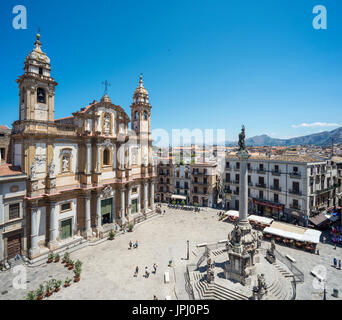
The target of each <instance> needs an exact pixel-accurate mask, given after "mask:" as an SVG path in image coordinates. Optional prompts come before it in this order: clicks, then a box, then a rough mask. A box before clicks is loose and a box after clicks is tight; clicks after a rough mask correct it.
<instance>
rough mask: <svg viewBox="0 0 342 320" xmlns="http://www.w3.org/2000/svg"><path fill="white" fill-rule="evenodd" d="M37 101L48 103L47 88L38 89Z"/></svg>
mask: <svg viewBox="0 0 342 320" xmlns="http://www.w3.org/2000/svg"><path fill="white" fill-rule="evenodd" d="M37 102H39V103H46V95H45V90H44V89H43V88H38V89H37Z"/></svg>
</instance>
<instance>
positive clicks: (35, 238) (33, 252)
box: [30, 206, 39, 259]
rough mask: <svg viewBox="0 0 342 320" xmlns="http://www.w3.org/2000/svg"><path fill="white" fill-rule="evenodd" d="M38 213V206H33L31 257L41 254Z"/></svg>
mask: <svg viewBox="0 0 342 320" xmlns="http://www.w3.org/2000/svg"><path fill="white" fill-rule="evenodd" d="M37 215H38V206H34V207H32V208H31V248H30V257H31V259H32V258H35V257H37V256H38V255H39V248H38V221H37V220H38V217H37Z"/></svg>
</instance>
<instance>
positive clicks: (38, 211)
mask: <svg viewBox="0 0 342 320" xmlns="http://www.w3.org/2000/svg"><path fill="white" fill-rule="evenodd" d="M17 83H18V88H19V120H17V121H15V122H14V123H13V129H12V144H13V157H12V158H13V165H14V166H17V167H20V168H21V171H22V172H23V173H24V174H26V175H27V176H28V180H27V192H26V197H25V205H24V211H23V215H24V216H25V218H26V233H27V249H28V255H29V257H30V258H31V259H33V258H36V257H39V256H41V255H43V254H46V253H47V252H49V251H50V250H56V249H59V248H62V247H65V246H69V245H71V244H75V245H76V243H81V242H84V241H85V240H86V241H87V240H90V241H91V240H93V239H96V238H102V237H105V236H107V234H108V232H109V231H110V230H112V229H113V228H114V226H115V225H120V226H123V225H126V224H127V223H130V222H133V221H134V219H135V218H137V217H138V216H139V215H142V214H144V215H148V214H150V213H152V212H153V211H154V196H153V195H154V180H155V168H154V165H153V161H152V138H151V108H152V107H151V105H150V103H149V95H148V92H147V90H146V89H145V88H144V86H143V81H142V77H140V81H139V85H138V87H137V88H136V90H135V91H134V94H133V102H132V104H131V107H130V108H131V129H130V128H129V122H130V118H129V116H128V115H127V114H126V112H125V111H124V110H123V108H122V107H120V106H119V105H115V104H113V103H112V101H111V100H110V98H109V97H108V95H107V94H105V95H104V96H103V97H102V99H101V100H100V101H96V100H94V101H93V102H92V103H90V104H89V105H88V106H86V107H84V108H82V109H81V110H79V111H76V112H74V113H72V116H69V117H66V118H62V119H54V108H55V104H54V97H55V87H56V86H57V83H56V82H55V80H54V79H53V78H52V77H51V65H50V59H49V58H48V57H47V55H46V54H45V53H44V52H43V51H42V49H41V42H40V35H39V34H37V40H36V42H35V47H34V49H33V51H31V52H30V53H29V54H28V56H27V57H26V60H25V65H24V74H23V75H22V76H20V77H19V78H18V80H17Z"/></svg>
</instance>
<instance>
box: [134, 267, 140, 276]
mask: <svg viewBox="0 0 342 320" xmlns="http://www.w3.org/2000/svg"><path fill="white" fill-rule="evenodd" d="M138 273H139V267H138V266H136V267H135V277H137V276H138Z"/></svg>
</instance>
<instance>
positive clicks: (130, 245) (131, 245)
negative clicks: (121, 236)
mask: <svg viewBox="0 0 342 320" xmlns="http://www.w3.org/2000/svg"><path fill="white" fill-rule="evenodd" d="M132 247H133V243H132V241H130V242H129V248H130V249H131V250H132Z"/></svg>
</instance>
